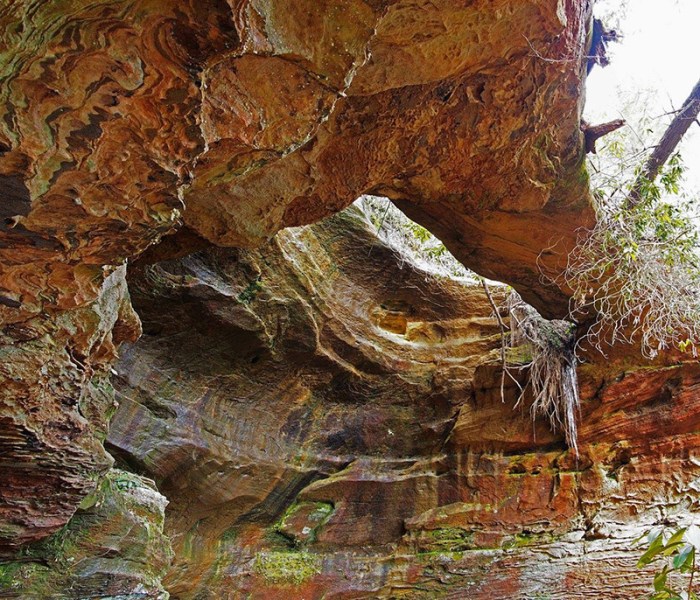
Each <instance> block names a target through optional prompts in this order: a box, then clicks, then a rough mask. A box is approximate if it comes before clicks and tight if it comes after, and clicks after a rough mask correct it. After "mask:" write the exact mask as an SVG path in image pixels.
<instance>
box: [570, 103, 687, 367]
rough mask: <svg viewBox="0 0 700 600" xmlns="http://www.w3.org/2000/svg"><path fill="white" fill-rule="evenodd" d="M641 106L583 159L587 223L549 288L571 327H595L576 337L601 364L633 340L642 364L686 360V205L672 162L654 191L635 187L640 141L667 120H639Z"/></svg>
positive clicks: (632, 107)
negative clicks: (562, 293)
mask: <svg viewBox="0 0 700 600" xmlns="http://www.w3.org/2000/svg"><path fill="white" fill-rule="evenodd" d="M648 100H649V99H648V92H644V91H642V92H639V93H638V94H637V95H636V96H635V97H631V98H629V99H628V108H626V109H624V111H623V113H624V114H623V116H624V117H625V119H626V120H627V123H628V126H627V127H625V128H623V129H621V130H618V131H616V132H614V133H613V134H611V135H609V136H607V137H605V138H603V140H604V141H605V144H604V145H603V146H601V147H600V148H599V151H598V154H597V155H593V156H592V158H591V159H590V162H589V168H590V170H591V172H592V176H591V182H592V187H593V195H594V198H595V201H596V204H597V206H596V208H597V212H598V215H597V223H596V225H595V227H594V228H593V229H592V230H591V231H582V232H581V235H580V237H579V241H578V244H577V246H576V247H575V248H574V250H573V251H572V252H571V253H570V255H569V256H568V264H567V268H566V270H565V272H564V273H563V275H562V276H561V277H560V278H558V280H557V283H559V284H560V285H563V286H564V287H568V288H569V289H570V290H571V291H572V292H573V297H572V304H571V316H572V318H573V319H575V320H584V321H587V320H589V319H590V318H591V317H593V318H594V319H595V322H594V323H593V325H592V326H591V328H590V330H589V331H588V334H587V336H586V337H587V339H588V340H589V341H590V342H591V343H592V345H593V346H594V347H596V348H598V349H599V350H600V351H601V352H603V354H605V346H607V345H612V344H614V343H616V342H627V343H632V342H634V341H637V340H639V341H640V343H641V350H642V353H643V355H644V356H646V357H648V358H653V357H655V356H656V355H657V354H658V353H659V351H661V350H663V349H666V348H669V347H675V348H678V349H680V350H683V351H686V350H690V351H692V352H693V354H695V353H696V345H697V343H698V341H699V340H700V271H699V270H698V255H697V248H698V242H699V240H698V231H697V228H696V225H695V223H694V219H695V218H696V210H697V207H696V199H695V198H694V197H693V196H692V195H690V194H687V193H683V192H682V187H683V186H682V182H683V171H684V167H683V162H682V160H681V157H680V155H679V154H677V153H676V154H675V155H673V156H672V157H671V158H670V159H669V161H668V163H667V164H666V165H665V167H664V168H663V169H662V170H661V172H660V173H659V176H658V177H657V178H656V180H655V181H649V180H647V179H644V178H643V177H641V173H642V167H641V166H640V165H641V164H642V163H643V159H644V157H645V156H646V155H647V154H648V151H649V148H650V143H649V142H648V140H649V139H652V138H656V137H658V131H659V130H660V129H663V128H664V127H665V126H666V125H667V123H668V121H669V120H670V115H671V114H672V113H670V114H669V115H662V116H661V117H660V118H659V117H654V116H650V115H648V114H647V112H646V111H645V110H644V109H642V110H641V111H640V110H639V107H640V106H645V105H646V104H647V103H648ZM633 189H634V190H635V194H634V195H631V194H630V192H631V190H633ZM637 191H638V192H639V194H638V196H636V192H637ZM633 196H634V197H633Z"/></svg>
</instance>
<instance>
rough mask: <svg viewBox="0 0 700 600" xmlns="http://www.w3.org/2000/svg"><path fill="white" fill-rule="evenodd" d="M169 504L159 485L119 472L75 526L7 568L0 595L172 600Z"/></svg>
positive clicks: (1, 568)
mask: <svg viewBox="0 0 700 600" xmlns="http://www.w3.org/2000/svg"><path fill="white" fill-rule="evenodd" d="M166 504H167V501H166V499H165V498H164V497H163V496H162V495H160V494H159V493H158V491H157V490H156V489H155V487H154V485H153V482H152V481H150V480H148V479H145V478H143V477H139V476H138V475H134V474H133V473H127V472H125V471H120V470H118V469H112V470H110V471H109V473H108V474H107V475H106V476H105V477H104V478H103V479H102V480H101V481H100V483H99V485H98V487H97V489H95V491H94V492H93V493H91V494H90V495H89V496H87V497H86V498H85V499H84V500H83V502H82V503H81V505H80V508H79V509H78V512H77V513H76V515H75V516H74V517H73V518H72V519H71V521H70V523H69V524H68V525H66V526H65V527H64V528H62V529H61V530H60V531H58V532H57V533H55V534H53V535H52V536H51V537H49V538H46V539H45V540H43V541H42V542H40V543H36V544H33V545H30V546H28V547H26V548H25V549H24V551H23V553H22V555H21V557H20V559H19V560H17V561H16V562H8V563H5V564H2V565H0V595H1V596H2V598H21V599H22V600H83V599H87V598H98V597H99V598H119V599H124V600H127V599H128V600H137V599H139V600H140V599H143V600H145V599H147V598H152V599H154V600H166V599H167V598H168V594H167V593H166V592H165V590H164V589H163V586H162V585H161V578H162V576H163V575H164V574H165V571H166V570H167V568H168V566H169V564H170V560H171V558H172V550H171V549H170V540H169V539H168V538H166V537H165V536H164V535H163V519H164V512H165V505H166Z"/></svg>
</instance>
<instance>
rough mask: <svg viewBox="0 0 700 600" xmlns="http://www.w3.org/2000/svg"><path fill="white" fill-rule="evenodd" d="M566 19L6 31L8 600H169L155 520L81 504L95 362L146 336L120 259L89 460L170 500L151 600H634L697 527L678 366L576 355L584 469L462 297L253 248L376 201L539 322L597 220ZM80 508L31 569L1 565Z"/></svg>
mask: <svg viewBox="0 0 700 600" xmlns="http://www.w3.org/2000/svg"><path fill="white" fill-rule="evenodd" d="M590 4H591V3H590V2H588V1H585V2H577V1H575V0H525V1H521V2H515V1H513V0H495V1H486V0H477V1H472V0H469V1H467V0H464V1H459V2H455V1H452V0H435V1H433V2H424V1H422V0H376V1H375V0H371V1H370V0H366V1H362V0H324V1H322V2H318V1H315V0H303V1H295V2H286V1H282V0H276V1H263V0H228V1H226V2H224V1H223V0H221V1H219V0H209V1H207V2H181V1H177V0H163V1H159V2H152V1H150V0H107V1H104V2H99V3H94V2H87V0H66V1H62V2H42V1H39V0H14V1H11V2H9V3H6V4H5V5H4V6H3V7H1V8H0V99H1V100H2V102H0V200H1V202H0V204H1V206H0V217H1V218H2V223H0V320H1V321H2V324H3V329H2V333H1V334H0V357H2V358H3V361H2V362H1V363H0V375H2V381H0V403H1V404H0V406H1V407H2V409H1V412H0V481H1V482H2V487H1V488H0V538H2V541H1V542H0V543H1V544H2V546H1V547H0V551H1V552H2V554H3V555H5V556H10V555H13V556H12V560H13V561H14V562H10V563H8V564H9V566H8V567H4V568H3V569H2V570H0V582H1V584H2V585H3V586H5V588H6V589H7V594H14V595H15V596H19V597H32V594H33V595H34V597H37V598H44V597H48V598H50V597H65V596H66V595H67V596H68V597H75V598H78V597H94V596H96V595H112V596H116V597H129V598H137V597H154V598H159V597H165V596H164V592H163V588H162V586H161V582H160V578H161V574H162V572H163V571H164V570H165V569H166V567H167V564H168V562H169V560H170V553H169V551H168V549H167V548H168V543H167V541H165V540H164V539H163V537H162V535H161V531H160V527H161V513H162V509H163V502H164V501H163V498H162V497H161V496H159V495H158V494H157V493H156V492H155V491H153V490H152V489H151V487H150V484H148V483H147V482H146V481H144V480H141V479H139V478H138V477H136V478H134V477H133V476H131V475H124V474H123V473H122V474H120V473H117V472H114V471H110V472H109V473H110V474H108V475H107V476H106V479H102V480H100V477H101V476H102V475H104V474H105V473H106V472H108V469H109V467H110V464H111V459H110V457H109V456H108V455H107V454H106V453H105V452H104V449H103V448H102V445H101V442H102V439H103V438H104V436H105V435H106V430H107V419H108V416H109V413H110V411H111V409H112V408H113V399H114V397H113V393H112V390H111V387H110V384H109V382H108V372H109V369H110V365H111V364H112V361H113V360H114V359H115V357H116V348H117V346H118V345H119V343H120V342H122V341H127V340H133V339H134V338H135V337H136V336H138V333H139V324H138V319H137V318H136V316H135V315H134V313H133V312H132V311H131V307H130V303H129V299H128V295H127V292H126V287H125V283H124V272H123V269H122V268H117V269H116V271H115V268H114V267H113V266H110V265H121V264H122V263H123V262H124V261H125V260H127V259H133V258H135V257H137V256H139V255H140V254H142V253H144V251H145V252H146V253H147V254H144V255H143V258H142V260H141V263H140V264H139V265H136V266H134V268H133V269H132V273H131V285H132V286H133V288H134V296H135V302H136V305H137V307H138V309H139V311H140V312H141V314H142V316H143V319H144V323H145V336H144V337H143V339H142V340H141V341H140V342H138V343H137V344H135V345H132V346H130V347H129V349H128V351H127V352H126V353H125V354H124V356H123V358H122V360H121V362H120V363H119V365H118V367H117V376H116V379H115V382H116V383H117V384H118V387H119V400H120V408H119V412H118V413H117V415H116V417H115V420H114V424H113V429H112V432H111V434H110V438H109V449H110V450H111V451H112V452H113V454H114V455H115V456H116V458H117V460H118V461H119V462H120V465H121V466H122V467H126V468H128V469H130V470H132V471H135V472H138V473H141V474H144V475H148V476H149V477H152V478H153V479H154V480H155V481H156V482H157V484H158V486H159V489H160V490H161V491H162V492H163V493H164V494H165V495H166V496H167V498H168V499H169V501H170V502H171V504H170V508H169V511H168V519H167V523H166V529H167V534H168V536H169V538H170V539H172V540H173V544H174V547H175V552H176V558H175V560H174V563H173V565H172V568H171V569H170V570H169V573H168V576H167V580H166V585H167V587H168V588H169V589H170V590H171V591H172V592H173V593H174V595H175V596H176V597H178V598H183V599H186V598H192V599H194V598H197V599H204V598H212V599H213V598H217V599H218V598H232V599H233V598H241V597H246V598H285V599H288V598H290V597H303V598H319V599H320V598H399V597H406V598H409V597H410V598H465V597H469V598H474V599H477V600H478V599H482V598H483V599H490V598H494V597H509V598H528V599H530V598H543V597H550V598H567V599H572V598H574V599H575V598H584V597H585V598H588V597H590V596H591V595H592V594H595V595H596V596H597V597H600V598H606V599H607V598H610V599H612V598H629V597H637V596H640V595H642V594H643V591H646V590H647V589H648V587H649V581H650V578H649V577H648V574H643V575H641V576H640V575H639V574H638V573H637V572H636V571H635V570H634V566H633V565H634V562H635V558H636V557H635V554H636V553H635V552H634V551H630V544H631V540H632V539H633V538H634V537H636V535H637V534H638V533H639V532H640V530H642V529H644V528H645V527H646V526H648V525H649V524H652V523H659V522H665V521H668V522H674V521H680V520H684V519H689V518H691V517H692V516H696V514H697V510H698V506H697V494H698V483H697V482H698V480H700V473H699V472H698V465H699V464H700V463H698V461H697V459H696V457H695V456H694V454H693V451H692V450H691V449H692V448H694V447H695V446H696V445H697V443H698V441H700V440H698V439H697V438H698V431H699V430H700V427H698V418H699V417H697V416H696V415H697V414H698V410H697V403H698V394H697V390H698V381H699V380H700V372H699V371H698V366H697V365H696V364H678V365H675V364H661V363H658V364H655V365H653V368H640V367H639V365H635V364H634V361H630V360H629V359H627V358H625V357H624V356H620V357H617V358H616V359H615V360H612V361H610V362H608V363H604V361H602V360H600V359H595V358H592V359H591V360H590V363H589V364H586V365H583V366H582V367H581V369H580V375H581V379H582V397H583V405H582V410H581V427H580V435H581V440H580V444H581V455H580V457H578V458H577V457H575V456H573V455H572V454H571V453H570V452H568V451H567V450H566V449H565V447H564V446H563V444H562V441H561V439H560V437H559V436H558V435H557V434H553V433H552V432H550V431H549V430H548V429H547V428H546V427H545V426H544V424H542V423H539V422H538V423H535V424H534V425H533V424H532V423H531V422H530V418H529V415H528V407H527V402H524V403H523V406H521V407H519V409H518V410H516V411H513V405H514V404H515V391H514V390H513V389H511V387H510V386H509V389H507V393H506V398H505V402H502V399H501V398H500V396H499V391H498V389H499V384H500V375H499V370H498V356H497V352H495V350H494V348H495V346H496V345H497V343H498V335H497V333H498V328H497V325H496V323H495V321H494V320H493V319H492V318H491V316H490V314H491V310H490V307H489V305H488V303H487V302H486V300H485V298H484V297H483V295H482V293H481V291H480V290H479V289H478V288H474V287H469V286H465V285H463V284H462V283H458V282H453V281H447V280H441V279H438V278H435V277H433V276H430V275H427V274H425V273H423V272H419V271H416V270H413V269H411V268H410V266H409V265H407V264H404V263H405V261H404V259H403V258H401V257H398V256H397V255H396V253H395V252H394V251H393V250H392V249H390V248H387V247H386V246H385V245H383V244H382V243H380V242H378V240H377V239H376V238H375V237H374V236H373V235H372V234H371V233H370V232H369V230H368V229H367V228H366V226H365V225H363V224H362V220H361V217H360V216H359V215H358V214H357V213H356V212H349V213H344V214H342V215H341V216H337V217H334V218H333V219H332V220H331V221H328V222H324V223H322V224H319V225H316V226H314V227H312V228H306V229H303V230H288V231H284V232H282V233H280V234H279V235H278V236H277V237H276V238H275V239H274V240H273V241H270V240H271V238H272V236H273V235H274V234H275V233H276V232H277V231H279V230H280V229H282V228H284V227H288V226H294V225H302V224H306V223H311V222H314V221H318V220H319V219H321V218H323V217H326V216H328V215H331V214H333V213H336V212H338V211H339V210H341V209H343V208H344V207H346V206H348V204H350V203H351V202H352V201H353V200H354V199H355V198H356V197H357V196H359V195H360V194H362V193H366V192H369V193H375V194H382V195H385V196H387V197H389V198H391V199H392V200H394V201H395V202H396V204H397V205H399V206H400V207H401V208H402V209H403V210H404V211H405V212H406V213H407V214H409V215H410V216H412V217H413V218H414V219H415V220H417V221H419V222H420V223H422V224H424V225H425V226H427V227H428V228H429V229H431V230H432V231H433V232H435V233H437V234H438V235H439V236H440V237H441V239H443V241H444V242H445V243H446V245H447V246H448V247H449V248H450V249H451V250H452V251H453V253H454V254H455V255H456V256H457V257H458V258H459V259H460V260H462V261H463V262H464V263H465V264H467V265H468V266H471V267H473V268H474V269H476V270H478V271H479V272H481V273H482V274H485V275H487V276H490V277H495V278H497V279H501V280H505V281H508V282H510V283H512V284H513V285H514V286H515V287H516V288H517V289H518V290H519V291H520V292H521V294H522V295H523V297H524V298H525V299H527V300H529V301H530V302H532V303H533V304H535V305H536V306H537V307H538V308H540V309H542V310H543V311H544V312H546V313H547V314H549V315H554V314H561V313H562V312H563V311H564V310H565V307H566V293H567V291H566V290H559V289H557V288H556V287H547V286H545V285H544V284H542V282H541V281H540V275H541V270H542V269H544V270H545V271H549V270H554V271H556V268H557V266H560V263H561V261H562V260H563V258H564V257H565V255H566V251H567V249H568V248H569V247H570V246H571V244H572V243H573V239H574V234H575V231H576V229H577V228H578V227H580V226H585V225H589V224H590V223H591V220H592V218H593V215H592V212H591V210H590V205H589V190H588V182H587V177H586V173H585V170H584V169H583V167H582V164H583V147H582V139H581V138H582V135H581V132H580V128H579V116H580V109H581V104H582V97H583V90H582V82H583V73H584V68H585V62H586V60H585V54H586V39H585V38H586V34H587V30H588V23H589V19H590V8H591V6H590ZM183 224H184V226H183ZM178 228H180V229H179V231H178V233H177V234H176V235H173V236H171V237H169V238H166V239H165V241H164V242H163V243H162V244H159V245H158V246H156V247H153V245H154V244H155V243H157V242H159V241H160V240H161V238H162V237H163V236H164V235H166V234H170V233H172V232H174V231H175V230H177V229H178ZM215 246H219V247H218V248H217V247H215ZM231 247H239V249H234V248H231ZM241 247H245V248H253V247H260V248H261V249H260V250H241V249H240V248H241ZM195 249H197V250H199V252H197V253H196V254H192V251H193V250H195ZM402 265H403V267H402ZM115 477H116V478H117V479H115ZM119 477H124V478H125V480H126V481H129V482H131V483H134V486H135V487H133V488H132V486H131V485H130V484H129V485H127V486H126V487H125V488H124V489H120V488H119V485H118V481H121V480H120V479H118V478H119ZM99 481H102V483H99ZM114 485H116V487H117V489H116V490H115V489H114V488H113V486H114ZM96 486H98V487H97V488H96ZM105 486H106V487H105ZM95 490H97V491H95ZM138 490H143V494H142V496H143V497H142V496H139V494H141V492H138ZM110 491H112V492H115V495H114V496H113V497H111V496H110V494H109V493H108V492H110ZM91 492H93V493H96V494H97V496H95V497H96V498H99V500H97V501H96V503H95V504H94V505H93V506H92V507H88V506H87V504H89V501H87V503H86V504H83V505H82V506H83V508H82V509H80V510H79V511H78V512H77V513H76V516H75V518H74V519H73V520H72V521H71V522H70V524H69V525H68V526H67V528H65V529H62V530H61V531H60V532H59V533H55V534H54V536H57V537H54V538H52V539H53V540H58V541H59V542H60V543H59V544H58V546H61V547H60V548H59V547H56V546H55V545H54V546H52V545H51V543H50V542H44V544H49V545H48V546H46V547H44V549H45V550H47V552H45V553H44V554H43V555H42V556H41V557H39V558H41V559H42V560H45V561H46V562H47V564H45V565H40V564H38V563H37V562H36V560H35V559H37V558H38V556H37V555H34V556H32V555H27V554H25V555H24V557H23V558H27V559H31V560H29V561H28V562H27V564H26V565H25V564H22V563H18V562H17V559H18V556H17V554H16V550H17V548H18V547H19V545H21V544H26V543H27V542H31V541H35V540H38V539H39V538H42V537H45V536H47V535H48V534H49V533H51V532H54V531H56V530H57V529H58V528H60V527H61V526H62V525H64V523H66V521H67V520H68V519H69V518H70V516H71V515H72V514H73V513H74V512H75V511H76V509H77V508H78V505H79V504H80V502H81V501H82V500H84V499H85V498H86V497H88V498H89V494H90V493H91ZM137 496H138V498H137ZM84 526H85V527H84ZM84 530H86V531H87V533H85V535H83V533H81V532H83V531H84ZM65 541H70V542H71V547H70V548H69V549H66V548H65V544H64V543H63V542H65ZM73 542H75V544H73ZM34 548H36V547H35V546H34ZM24 552H25V553H26V552H28V551H27V550H25V551H24ZM70 559H73V560H72V561H71V560H70ZM8 560H9V559H8ZM65 590H69V591H70V593H74V595H73V596H70V595H68V592H65ZM62 594H63V595H62Z"/></svg>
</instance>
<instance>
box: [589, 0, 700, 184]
mask: <svg viewBox="0 0 700 600" xmlns="http://www.w3.org/2000/svg"><path fill="white" fill-rule="evenodd" d="M622 4H624V5H626V6H624V8H620V6H621V5H622ZM594 13H595V14H596V15H597V16H600V17H601V18H604V22H606V23H608V22H611V21H612V23H611V24H612V25H617V23H615V22H614V21H615V17H617V18H619V19H620V21H619V26H617V29H618V31H620V32H621V33H622V35H623V36H624V39H623V40H622V42H621V43H618V44H610V45H609V47H608V48H609V51H608V56H609V57H610V58H611V63H610V65H609V66H608V67H606V68H604V69H601V68H600V67H598V66H596V67H594V68H593V70H592V71H591V74H590V75H589V77H588V82H587V92H586V109H585V115H586V119H587V120H588V121H589V122H591V123H600V122H604V121H610V120H612V119H616V118H619V117H620V115H621V107H622V104H623V101H622V99H621V97H620V96H621V94H620V91H621V92H623V94H622V95H624V93H625V92H629V93H631V92H634V91H637V90H643V89H651V90H654V93H653V95H651V96H649V97H650V98H652V99H653V105H652V106H650V107H649V109H650V110H649V114H651V115H657V114H662V113H665V112H668V111H670V110H672V109H673V108H676V109H677V108H679V107H680V106H681V105H682V104H683V101H684V100H685V99H686V98H687V97H688V95H689V94H690V91H691V90H692V89H693V86H694V85H695V83H696V82H697V80H698V78H700V43H698V39H699V36H700V34H699V33H698V28H699V26H700V0H627V2H624V3H623V2H620V0H598V2H596V5H595V9H594ZM609 15H612V17H613V18H612V19H606V18H605V17H607V16H609ZM624 116H625V115H624V114H622V117H623V118H624ZM661 131H663V129H662V130H661ZM656 139H658V138H657V137H655V138H654V140H656ZM652 143H653V142H652ZM679 149H680V152H681V156H682V158H683V161H684V163H685V165H686V169H687V170H686V185H685V186H684V187H685V188H686V189H687V190H688V191H690V190H691V189H693V190H700V126H698V125H697V124H693V125H691V127H690V129H689V130H688V133H687V134H686V135H685V138H684V139H683V142H682V143H681V145H680V146H679Z"/></svg>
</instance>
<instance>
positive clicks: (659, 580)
mask: <svg viewBox="0 0 700 600" xmlns="http://www.w3.org/2000/svg"><path fill="white" fill-rule="evenodd" d="M667 578H668V565H664V568H663V571H661V572H660V573H657V574H656V577H654V590H655V591H657V592H662V591H664V590H665V589H666V579H667Z"/></svg>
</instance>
